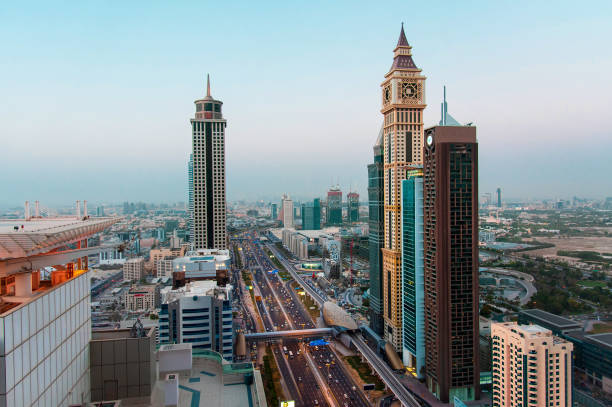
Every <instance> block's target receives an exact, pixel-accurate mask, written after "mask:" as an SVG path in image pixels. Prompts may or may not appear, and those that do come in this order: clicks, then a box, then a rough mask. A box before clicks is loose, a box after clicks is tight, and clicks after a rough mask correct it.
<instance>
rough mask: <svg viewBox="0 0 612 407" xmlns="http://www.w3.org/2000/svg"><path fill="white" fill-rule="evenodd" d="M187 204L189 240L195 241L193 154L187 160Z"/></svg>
mask: <svg viewBox="0 0 612 407" xmlns="http://www.w3.org/2000/svg"><path fill="white" fill-rule="evenodd" d="M187 205H188V210H189V241H190V242H193V154H189V161H188V162H187Z"/></svg>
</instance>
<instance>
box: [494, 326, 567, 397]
mask: <svg viewBox="0 0 612 407" xmlns="http://www.w3.org/2000/svg"><path fill="white" fill-rule="evenodd" d="M491 339H492V345H491V347H492V374H493V403H492V405H493V406H495V407H511V406H526V407H536V406H538V407H539V406H563V407H571V406H572V348H573V347H572V344H571V343H570V342H567V341H565V340H563V339H560V338H558V337H556V336H553V334H552V332H551V331H550V330H548V329H546V328H542V327H540V326H538V325H518V324H517V323H516V322H504V323H494V324H492V325H491Z"/></svg>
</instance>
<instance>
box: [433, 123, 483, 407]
mask: <svg viewBox="0 0 612 407" xmlns="http://www.w3.org/2000/svg"><path fill="white" fill-rule="evenodd" d="M425 137H426V146H425V149H424V158H425V159H424V165H423V258H424V282H425V370H426V382H427V386H428V388H429V389H430V391H431V392H432V393H433V394H435V395H436V397H438V398H439V399H440V400H441V401H442V402H444V403H448V402H449V400H451V401H452V400H453V398H454V396H457V397H459V398H460V399H462V400H474V399H478V398H480V372H479V362H478V360H479V353H478V344H479V341H478V336H479V330H478V143H477V141H476V128H475V127H471V126H438V127H432V128H430V129H427V130H426V132H425Z"/></svg>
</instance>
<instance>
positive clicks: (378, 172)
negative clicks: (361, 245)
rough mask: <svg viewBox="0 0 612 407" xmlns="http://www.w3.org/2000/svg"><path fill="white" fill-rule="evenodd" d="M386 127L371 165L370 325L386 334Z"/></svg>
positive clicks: (369, 208)
mask: <svg viewBox="0 0 612 407" xmlns="http://www.w3.org/2000/svg"><path fill="white" fill-rule="evenodd" d="M382 138H383V129H382V127H381V128H380V133H379V134H378V138H377V139H376V144H374V162H373V163H372V164H370V165H368V215H369V216H368V226H369V228H368V229H369V232H368V246H369V250H370V256H369V260H370V310H369V313H370V328H372V330H374V332H376V333H377V334H378V335H381V336H382V334H383V327H384V321H383V316H382V315H383V305H382V304H383V288H382V281H383V278H382V252H381V249H382V248H383V246H384V235H383V233H384V224H383V219H384V204H383V198H384V192H383V159H382V148H383V146H382V142H383V141H382Z"/></svg>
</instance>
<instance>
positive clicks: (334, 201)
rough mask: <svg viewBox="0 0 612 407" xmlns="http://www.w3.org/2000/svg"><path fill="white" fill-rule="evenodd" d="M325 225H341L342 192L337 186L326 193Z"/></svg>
mask: <svg viewBox="0 0 612 407" xmlns="http://www.w3.org/2000/svg"><path fill="white" fill-rule="evenodd" d="M327 225H328V226H337V225H342V191H341V190H340V187H339V186H335V187H331V188H330V189H329V191H327Z"/></svg>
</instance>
